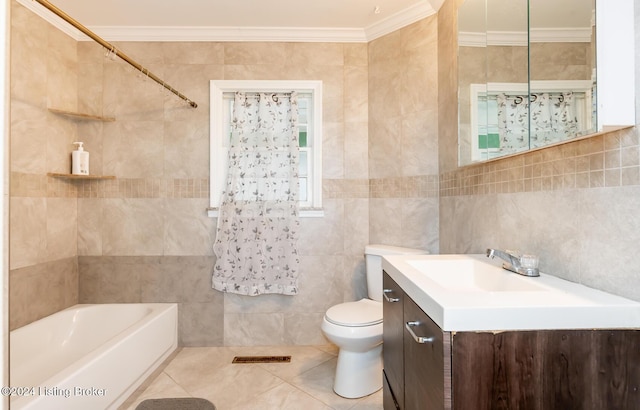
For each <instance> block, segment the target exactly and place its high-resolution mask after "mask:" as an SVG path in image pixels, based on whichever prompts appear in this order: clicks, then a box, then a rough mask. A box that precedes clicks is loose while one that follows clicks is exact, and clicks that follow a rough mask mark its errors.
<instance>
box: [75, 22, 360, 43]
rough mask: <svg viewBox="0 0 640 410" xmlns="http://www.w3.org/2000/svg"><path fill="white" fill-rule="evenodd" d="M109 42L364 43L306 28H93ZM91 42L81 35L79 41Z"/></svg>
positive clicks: (341, 32) (347, 31)
mask: <svg viewBox="0 0 640 410" xmlns="http://www.w3.org/2000/svg"><path fill="white" fill-rule="evenodd" d="M91 31H93V32H95V33H96V34H98V35H99V36H100V37H102V38H104V39H105V40H108V41H163V42H172V41H222V42H227V41H247V42H248V41H256V42H278V41H282V42H344V43H364V42H366V41H367V38H366V36H365V33H364V30H362V29H356V28H324V27H321V28H307V27H169V26H163V27H108V26H96V27H91ZM83 40H90V39H89V38H88V37H86V36H82V38H80V39H79V41H83Z"/></svg>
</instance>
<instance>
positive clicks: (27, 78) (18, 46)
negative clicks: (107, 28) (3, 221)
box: [9, 2, 78, 329]
mask: <svg viewBox="0 0 640 410" xmlns="http://www.w3.org/2000/svg"><path fill="white" fill-rule="evenodd" d="M11 30H12V36H11V67H10V69H11V86H10V92H11V123H10V127H11V138H10V152H11V154H10V155H11V157H10V199H9V207H10V211H9V212H10V215H9V230H10V232H9V236H10V243H9V252H10V256H9V269H10V275H9V286H10V292H9V311H10V313H9V314H10V320H9V322H10V323H9V324H10V328H11V329H14V328H16V327H19V326H22V325H24V324H26V323H29V322H31V321H33V320H36V319H39V318H41V317H43V316H46V315H48V314H51V313H54V312H56V311H58V310H60V309H63V308H65V307H67V306H70V305H73V304H75V303H77V301H78V269H77V263H76V259H77V246H76V243H77V241H76V237H77V214H78V210H77V200H76V198H75V197H76V195H75V189H74V187H73V186H71V185H70V184H68V183H66V182H64V181H60V180H56V179H53V178H50V177H47V175H46V174H47V172H69V169H70V163H69V152H70V151H71V150H72V144H71V143H72V142H73V141H75V139H76V127H75V125H74V124H73V122H69V121H68V120H67V119H65V118H63V117H61V116H58V115H55V114H53V113H51V112H49V111H48V110H47V107H55V108H60V109H71V108H74V107H75V105H76V101H77V71H76V67H77V63H78V61H77V56H76V42H75V41H74V40H72V39H70V38H69V37H68V36H66V35H65V34H63V33H61V32H60V31H59V30H57V29H55V28H53V27H52V26H50V25H49V24H48V23H46V22H44V21H43V20H42V19H40V18H39V17H36V16H35V15H33V13H32V12H30V11H28V10H26V9H25V8H24V7H22V6H19V5H17V3H15V2H12V10H11Z"/></svg>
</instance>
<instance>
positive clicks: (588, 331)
mask: <svg viewBox="0 0 640 410" xmlns="http://www.w3.org/2000/svg"><path fill="white" fill-rule="evenodd" d="M482 258H484V256H482V255H428V256H415V255H413V256H403V257H395V256H394V257H385V259H383V269H384V272H385V273H384V289H385V291H384V295H385V300H384V302H383V309H384V408H385V410H390V409H407V410H412V409H456V410H457V409H470V410H471V409H473V410H478V409H520V410H523V409H545V410H546V409H638V408H640V303H637V302H634V301H630V300H628V299H625V298H621V297H618V296H615V295H610V294H607V293H605V292H601V291H597V290H595V289H591V288H588V287H586V286H582V285H579V284H576V283H572V282H568V281H564V280H562V279H559V278H556V277H553V276H551V275H545V274H541V276H540V277H539V278H525V277H519V275H516V274H514V273H511V272H507V271H504V270H503V269H501V268H500V265H499V264H498V263H496V262H494V261H489V260H486V261H485V260H483V259H482ZM485 259H486V258H485Z"/></svg>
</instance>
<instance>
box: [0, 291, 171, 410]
mask: <svg viewBox="0 0 640 410" xmlns="http://www.w3.org/2000/svg"><path fill="white" fill-rule="evenodd" d="M177 324H178V307H177V305H176V304H174V303H149V304H104V305H76V306H72V307H71V308H69V309H66V310H63V311H61V312H58V313H55V314H53V315H51V316H48V317H45V318H43V319H41V320H38V321H36V322H34V323H31V324H28V325H26V326H24V327H21V328H19V329H16V330H14V331H12V332H11V335H10V338H9V351H10V354H9V368H10V372H9V381H10V386H11V388H12V389H14V390H13V391H12V392H11V393H12V397H11V409H12V410H15V409H47V410H49V409H70V410H71V409H82V410H86V409H92V410H98V409H112V408H117V406H118V405H120V404H122V403H123V402H124V401H125V400H126V399H127V397H128V396H129V395H130V394H131V393H133V391H135V389H136V388H137V387H138V386H139V385H140V384H141V383H142V382H143V381H144V380H145V379H146V378H147V377H148V376H149V375H150V374H151V373H152V372H153V371H154V370H155V369H156V368H157V367H158V366H159V365H160V364H161V363H162V362H163V361H164V360H165V359H166V358H167V357H168V356H169V355H170V354H171V353H172V352H173V351H174V350H175V349H176V347H177ZM3 393H5V395H6V393H7V392H6V391H4V392H3Z"/></svg>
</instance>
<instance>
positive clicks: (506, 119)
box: [458, 0, 635, 166]
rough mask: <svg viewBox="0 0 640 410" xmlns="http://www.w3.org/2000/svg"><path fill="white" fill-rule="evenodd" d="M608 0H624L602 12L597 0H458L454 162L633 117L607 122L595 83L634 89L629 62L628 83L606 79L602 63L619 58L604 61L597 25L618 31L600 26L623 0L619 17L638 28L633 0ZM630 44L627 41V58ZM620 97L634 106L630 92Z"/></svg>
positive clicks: (527, 146)
mask: <svg viewBox="0 0 640 410" xmlns="http://www.w3.org/2000/svg"><path fill="white" fill-rule="evenodd" d="M613 2H614V3H620V7H618V5H614V4H608V7H607V10H605V11H604V12H600V11H596V0H564V1H561V2H559V1H557V0H529V1H526V0H515V1H514V0H465V1H464V2H463V3H462V4H461V5H460V8H459V9H458V159H459V165H460V166H463V165H469V164H472V163H476V162H482V161H487V160H491V159H494V158H499V157H502V156H507V155H513V154H517V153H520V152H524V151H528V150H531V149H535V148H540V147H544V146H548V145H553V144H558V143H562V142H564V141H567V140H571V139H575V138H579V137H584V136H587V135H591V134H594V133H597V132H599V131H602V130H603V127H604V126H605V125H618V126H622V125H633V124H634V123H635V118H633V117H634V115H631V116H630V117H625V118H622V119H621V118H609V119H610V120H611V121H614V122H609V123H607V122H606V121H607V118H606V115H604V114H606V112H611V111H612V107H611V104H609V103H607V98H606V96H603V95H602V94H603V93H601V92H600V89H599V88H600V87H601V86H603V84H602V83H603V82H604V83H605V84H606V85H607V87H609V88H611V87H613V88H616V87H624V88H626V89H628V88H629V87H630V86H631V88H632V89H633V75H634V74H633V69H631V73H630V76H629V78H630V79H629V80H628V81H631V84H629V83H628V82H627V83H623V85H620V84H612V83H611V82H610V81H609V80H602V75H603V74H602V71H603V70H605V71H606V72H607V73H609V72H610V71H611V67H614V71H615V70H617V69H618V68H615V66H614V64H613V62H611V61H609V62H608V63H607V64H600V63H601V60H602V58H603V57H602V56H600V55H599V52H598V54H597V53H596V51H597V48H596V34H598V36H597V38H598V40H597V41H598V42H599V43H602V41H604V40H607V39H608V40H607V41H611V40H612V39H617V38H618V37H619V36H620V35H621V33H618V32H616V33H613V34H611V35H609V37H607V36H606V35H605V36H603V35H602V34H603V32H604V30H605V28H604V27H606V26H607V25H608V24H610V23H608V21H610V20H614V21H615V20H616V19H617V18H618V17H619V14H620V13H624V12H625V11H624V10H625V7H628V6H629V3H630V4H631V6H630V7H631V12H630V14H631V18H630V21H628V20H629V18H625V19H626V23H624V24H629V26H630V30H631V31H630V38H631V39H633V37H634V34H633V0H613ZM600 3H604V2H603V1H602V0H600ZM601 7H603V8H604V6H601ZM614 9H615V10H614ZM626 12H627V13H628V12H629V10H628V9H627V10H626ZM613 15H615V16H613ZM596 21H597V22H598V24H597V28H598V31H596ZM619 23H620V22H619V21H618V24H619ZM617 30H618V27H616V30H609V31H617ZM614 41H616V40H614ZM600 45H601V44H600ZM616 47H617V43H616ZM614 48H615V47H614ZM618 50H619V51H620V53H624V48H622V49H618ZM633 52H634V49H633V45H631V49H630V55H631V59H633ZM615 54H618V53H615ZM616 58H618V57H616ZM622 58H625V57H622ZM616 64H617V63H616ZM631 65H632V66H633V63H631ZM627 74H629V73H627ZM609 75H611V74H607V75H606V76H609ZM614 75H620V74H619V73H618V74H614ZM616 95H617V92H616ZM601 100H602V101H601ZM624 101H626V102H627V103H629V102H630V106H631V107H633V101H634V100H633V97H632V98H631V99H630V100H629V99H625V100H624ZM619 103H622V100H621V101H619ZM600 110H602V112H603V115H600V113H599V111H600Z"/></svg>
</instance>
